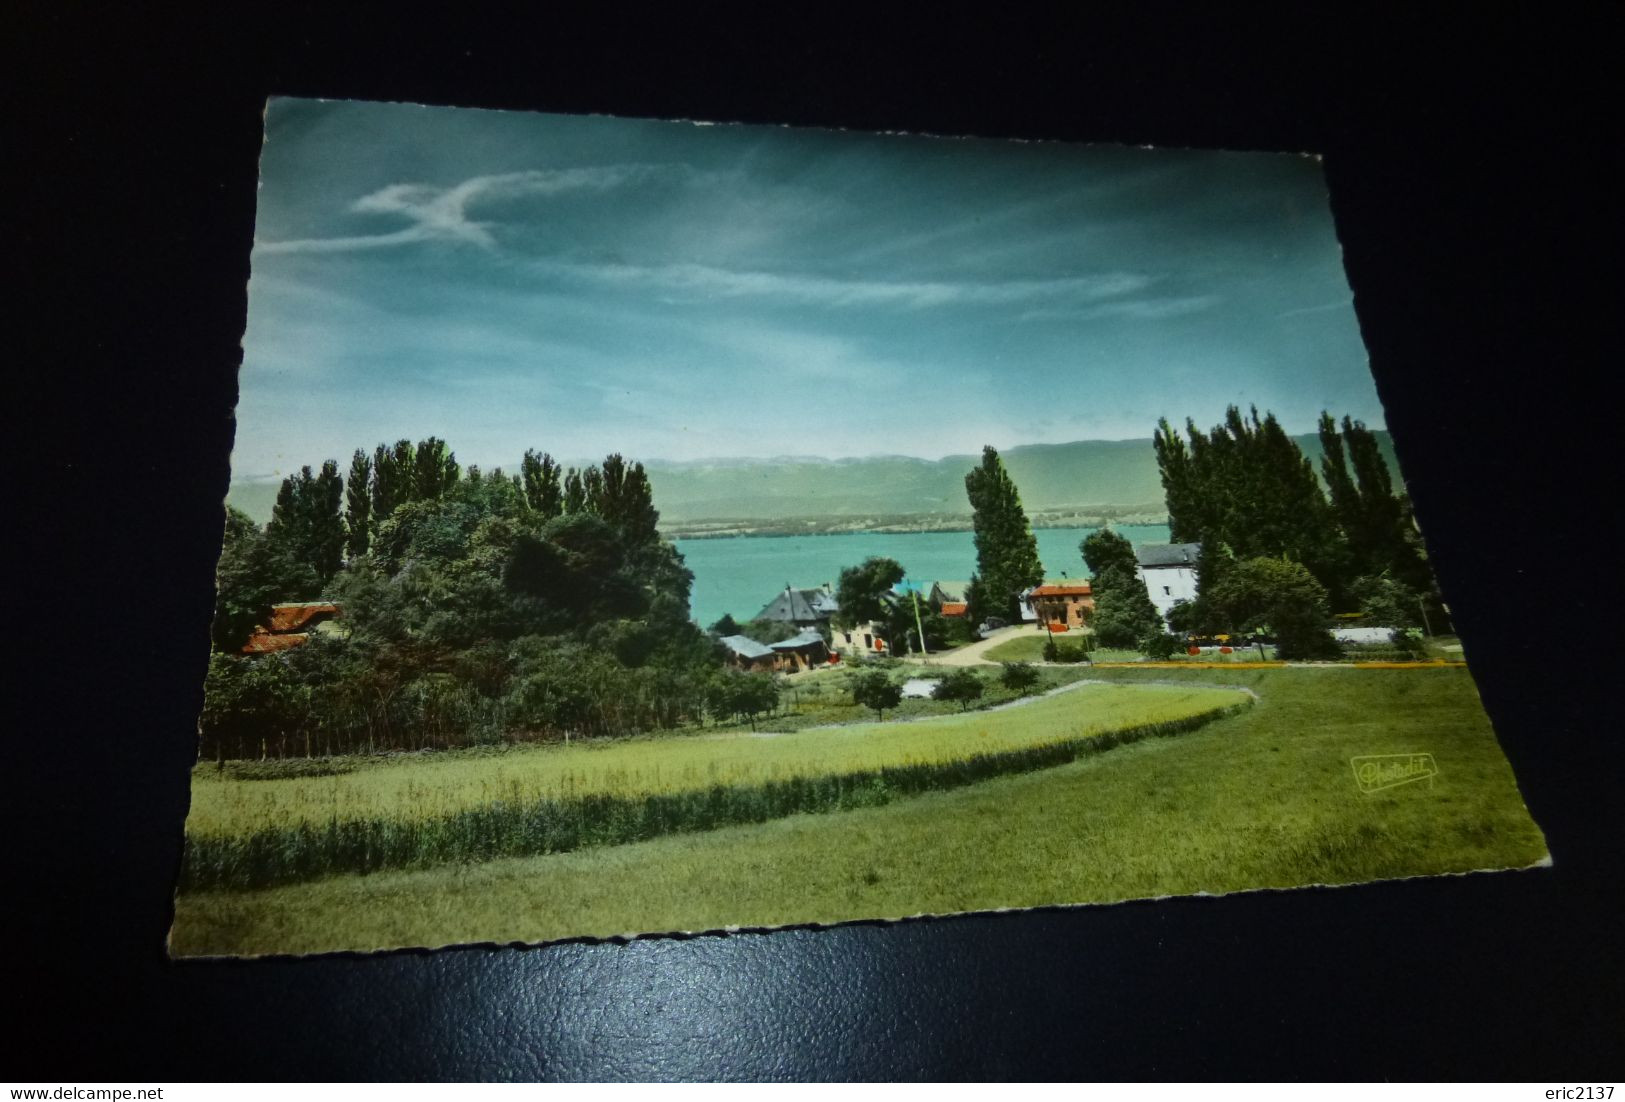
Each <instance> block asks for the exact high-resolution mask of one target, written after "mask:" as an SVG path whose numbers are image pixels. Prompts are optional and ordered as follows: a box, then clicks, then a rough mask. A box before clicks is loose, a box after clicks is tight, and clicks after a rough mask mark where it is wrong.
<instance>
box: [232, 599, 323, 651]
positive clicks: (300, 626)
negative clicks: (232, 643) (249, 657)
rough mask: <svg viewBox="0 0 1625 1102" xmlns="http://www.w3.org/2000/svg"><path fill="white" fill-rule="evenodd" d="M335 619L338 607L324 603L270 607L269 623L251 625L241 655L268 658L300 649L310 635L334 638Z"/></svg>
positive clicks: (302, 603)
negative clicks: (268, 656)
mask: <svg viewBox="0 0 1625 1102" xmlns="http://www.w3.org/2000/svg"><path fill="white" fill-rule="evenodd" d="M338 617H339V606H338V605H335V604H330V603H327V602H324V601H303V602H297V603H293V604H281V605H272V606H271V615H270V618H269V622H268V623H265V624H257V625H255V627H254V631H253V634H251V635H249V637H248V642H246V643H244V644H243V647H242V652H241V653H243V654H272V653H274V652H276V651H283V650H290V649H292V648H293V647H297V646H300V645H301V644H303V643H305V642H306V641H308V640H309V639H310V636H311V634H312V633H313V632H321V633H322V634H336V633H338V632H339V631H340V630H341V629H340V627H339V625H338V623H337V622H336V621H337V620H338Z"/></svg>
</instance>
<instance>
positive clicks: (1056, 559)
mask: <svg viewBox="0 0 1625 1102" xmlns="http://www.w3.org/2000/svg"><path fill="white" fill-rule="evenodd" d="M1114 528H1115V530H1116V531H1117V532H1118V533H1119V534H1120V535H1122V536H1123V537H1124V538H1125V539H1127V540H1129V541H1130V542H1132V543H1167V542H1168V526H1167V525H1166V524H1120V525H1115V526H1114ZM1093 531H1094V529H1093V528H1039V529H1037V530H1035V531H1034V533H1033V534H1034V535H1035V536H1037V537H1038V557H1039V559H1040V561H1042V562H1043V564H1044V576H1045V577H1046V578H1050V579H1055V578H1059V577H1060V576H1061V574H1062V572H1063V571H1064V572H1065V573H1066V574H1067V575H1068V576H1070V577H1073V578H1081V577H1084V576H1086V575H1087V573H1088V571H1087V570H1086V569H1085V568H1084V565H1083V556H1082V554H1080V553H1079V551H1078V544H1079V543H1080V542H1082V540H1083V537H1084V536H1087V535H1088V534H1089V533H1090V532H1093ZM675 542H676V545H677V549H678V550H679V551H681V552H682V553H683V558H684V559H685V560H687V562H688V568H689V569H690V570H692V571H694V591H693V598H692V601H691V610H692V613H693V617H694V619H695V620H698V621H699V622H700V623H701V624H711V623H714V622H715V621H717V620H719V619H721V618H722V615H723V613H729V614H731V615H732V616H733V618H734V619H736V620H738V621H740V622H741V623H743V622H744V621H746V620H748V619H750V618H752V617H754V616H755V615H756V614H757V613H758V612H759V611H761V609H762V606H763V605H765V604H767V603H768V602H769V601H771V600H772V599H773V596H774V595H775V594H776V593H778V592H779V591H780V590H782V589H783V588H784V587H785V585H786V584H789V585H793V586H796V587H798V588H811V587H813V586H815V585H823V584H824V583H825V582H828V583H829V584H830V585H831V586H834V585H835V583H836V580H837V579H838V578H839V577H840V575H841V569H842V568H843V567H848V566H856V565H857V564H859V563H861V562H862V561H863V560H864V559H867V558H870V557H871V556H877V555H878V556H884V557H886V558H890V559H896V560H897V561H898V562H900V563H902V564H903V568H904V569H905V570H907V571H908V576H909V579H910V580H911V581H916V582H919V583H921V584H922V585H927V586H928V585H930V584H931V583H932V582H935V581H965V580H966V579H968V578H969V577H970V576H971V572H972V571H974V570H975V569H976V545H975V544H974V543H973V542H972V539H971V533H969V532H843V533H840V534H838V535H828V536H742V537H737V538H732V539H709V540H676V541H675Z"/></svg>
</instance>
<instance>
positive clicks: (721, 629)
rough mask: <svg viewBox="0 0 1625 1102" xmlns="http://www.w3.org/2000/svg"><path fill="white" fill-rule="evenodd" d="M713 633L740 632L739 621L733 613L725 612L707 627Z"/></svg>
mask: <svg viewBox="0 0 1625 1102" xmlns="http://www.w3.org/2000/svg"><path fill="white" fill-rule="evenodd" d="M705 630H706V631H709V632H710V633H711V634H712V635H717V636H728V635H738V634H740V628H739V621H737V620H735V619H734V618H733V614H732V613H728V612H724V613H723V614H722V618H721V619H720V620H718V621H717V622H716V623H714V624H712V625H711V626H710V627H708V628H706V629H705Z"/></svg>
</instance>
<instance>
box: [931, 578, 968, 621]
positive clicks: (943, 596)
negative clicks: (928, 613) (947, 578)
mask: <svg viewBox="0 0 1625 1102" xmlns="http://www.w3.org/2000/svg"><path fill="white" fill-rule="evenodd" d="M969 589H970V583H969V582H932V583H931V596H930V597H929V598H928V600H929V601H930V602H931V607H932V609H934V610H935V611H936V612H937V613H938V614H939V615H941V616H950V617H952V616H968V615H969V614H970V606H969V605H968V604H967V603H966V594H967V592H968V591H969Z"/></svg>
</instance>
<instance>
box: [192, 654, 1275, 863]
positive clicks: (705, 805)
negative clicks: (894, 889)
mask: <svg viewBox="0 0 1625 1102" xmlns="http://www.w3.org/2000/svg"><path fill="white" fill-rule="evenodd" d="M1250 703H1251V698H1250V697H1248V696H1247V695H1246V694H1243V693H1239V692H1236V691H1234V690H1227V689H1210V688H1164V687H1155V688H1152V687H1139V686H1118V685H1091V686H1088V687H1086V688H1084V689H1080V690H1078V691H1076V692H1069V693H1067V694H1065V695H1062V696H1053V697H1048V698H1044V699H1041V700H1038V701H1035V702H1034V703H1033V705H1031V706H1029V707H1025V708H1020V709H1010V710H1006V711H1003V712H1000V713H997V714H993V715H990V714H987V713H968V714H965V715H959V716H945V717H941V718H940V719H938V720H936V721H935V722H931V723H924V722H921V723H909V724H894V725H888V724H864V725H857V726H854V727H850V728H841V729H838V730H834V731H831V730H824V731H807V732H798V733H797V734H795V735H790V736H785V737H783V738H781V739H774V740H768V741H763V740H757V739H750V738H736V739H729V740H703V739H675V740H667V741H663V742H662V741H656V740H648V741H643V742H639V743H636V744H618V745H612V746H609V747H604V748H592V749H589V748H572V750H570V751H564V750H561V751H557V752H554V753H553V754H536V755H530V757H533V758H534V759H535V761H536V762H537V766H536V767H535V768H534V770H533V772H532V775H531V777H530V783H529V784H528V785H526V784H524V783H523V782H521V781H520V780H519V779H518V778H513V779H511V780H510V781H509V782H508V783H507V785H506V786H505V787H498V788H496V789H495V790H493V789H491V788H490V787H489V784H488V783H487V784H484V785H480V786H473V785H471V784H469V783H468V778H467V777H464V778H462V780H463V783H462V784H461V785H460V786H458V787H456V788H455V789H450V790H449V791H447V790H438V791H437V790H436V789H433V788H430V787H428V786H426V785H424V784H423V782H422V778H417V779H415V780H413V781H411V782H409V783H410V784H416V785H419V786H420V787H418V788H411V787H408V788H405V789H401V788H399V787H393V788H392V789H391V790H390V791H391V793H392V794H393V797H394V799H395V801H396V802H395V803H393V804H390V803H385V802H380V800H381V798H382V797H383V795H384V794H385V793H384V792H382V791H381V790H379V789H378V788H377V787H376V786H375V787H371V788H367V787H362V788H356V787H355V786H356V785H357V783H358V782H360V781H364V780H365V779H366V774H360V775H344V776H337V777H322V778H301V779H298V780H291V779H290V780H284V781H253V782H244V781H234V782H216V783H215V784H214V785H209V786H205V785H199V786H197V787H198V790H199V791H200V792H201V791H205V790H206V789H207V788H209V787H216V788H223V789H225V790H226V795H227V800H226V807H227V808H229V809H231V810H234V811H235V812H236V815H237V817H236V818H235V820H234V821H231V822H229V823H228V824H222V825H226V826H227V829H220V827H218V826H217V827H216V829H215V830H213V831H203V830H199V829H196V828H195V827H192V826H191V825H190V824H189V826H188V832H187V852H186V860H185V866H184V869H183V873H182V883H183V887H186V888H200V887H206V886H233V887H243V888H250V887H263V886H267V885H270V884H278V883H289V882H294V881H298V880H307V879H312V878H316V877H321V876H328V875H334V874H341V873H358V872H371V871H376V870H379V869H385V868H400V867H413V866H422V865H428V864H435V863H441V862H446V861H480V860H489V859H492V858H496V857H507V856H518V855H525V854H540V853H557V852H564V851H567V850H571V849H577V848H581V847H583V846H593V845H619V844H624V843H626V842H632V841H640V840H643V839H647V838H653V837H659V836H661V835H664V834H673V833H682V832H689V831H696V830H711V829H715V828H717V827H719V826H725V825H730V824H734V823H742V822H765V821H767V820H769V819H774V818H779V817H782V816H784V815H793V814H797V813H800V812H826V811H839V810H845V809H850V808H854V807H870V806H876V805H878V804H883V803H887V802H889V801H890V800H892V799H895V798H898V797H901V796H908V795H913V794H917V793H920V792H928V791H933V790H938V789H945V788H954V787H959V786H962V785H966V784H973V783H976V782H977V781H981V780H986V779H988V778H990V777H995V776H1001V775H1004V774H1008V773H1015V772H1026V771H1030V770H1033V769H1043V768H1048V767H1052V766H1055V765H1060V764H1063V763H1065V762H1069V761H1072V760H1075V759H1076V758H1077V757H1078V756H1080V755H1082V754H1088V753H1093V752H1096V751H1099V750H1103V749H1107V748H1109V747H1111V746H1115V745H1119V744H1121V743H1123V742H1128V741H1134V740H1136V739H1140V738H1146V737H1151V736H1157V735H1172V734H1178V733H1181V732H1184V731H1189V730H1194V729H1195V728H1197V727H1200V726H1202V725H1204V724H1206V723H1207V722H1209V721H1211V720H1213V719H1216V718H1219V717H1220V716H1223V715H1226V714H1229V713H1231V712H1233V711H1235V710H1237V709H1240V708H1245V707H1247V706H1248V705H1249V704H1250ZM617 750H619V751H622V753H620V754H616V753H615V751H617ZM696 754H698V755H703V756H704V757H706V758H707V759H709V760H710V761H711V762H712V763H713V766H715V764H716V763H717V762H719V761H720V763H721V765H720V766H718V767H714V768H706V769H704V770H700V769H696V768H695V767H694V766H693V765H692V764H690V765H688V766H687V767H686V768H675V767H674V766H673V762H674V761H677V762H681V761H682V760H683V755H696ZM551 759H563V760H565V761H566V762H568V768H567V770H566V771H565V772H564V774H563V779H564V783H561V778H560V772H559V769H558V766H557V765H556V764H555V765H554V769H553V771H551V772H550V771H549V770H548V769H547V768H546V763H548V762H549V761H550V760H551ZM599 763H607V764H605V766H604V767H602V768H600V769H598V770H596V771H592V770H591V769H590V766H591V765H594V764H599ZM457 764H463V765H470V766H479V765H483V766H485V767H486V768H487V769H488V770H489V769H490V768H492V767H501V766H511V765H512V764H513V760H512V759H510V758H501V759H486V760H484V761H483V762H481V761H478V760H474V761H469V762H460V763H457ZM433 767H434V766H433V765H428V766H427V768H431V769H432V768H433ZM404 772H405V771H403V770H379V771H376V773H375V777H383V778H390V779H395V778H399V777H400V776H401V775H402V774H403V773H404ZM447 779H448V780H449V779H450V778H447ZM346 783H348V785H349V786H350V788H351V790H352V791H354V792H356V793H357V794H358V795H359V796H361V797H363V798H365V799H366V800H367V801H368V802H367V803H366V804H363V805H361V809H359V813H358V808H357V807H355V806H351V807H348V808H346V814H345V815H343V816H341V815H340V814H339V813H338V808H339V806H340V803H339V801H338V799H337V798H336V797H335V798H331V799H330V800H329V801H327V802H326V803H325V806H326V807H329V808H331V809H332V811H331V813H330V814H329V815H328V816H327V817H326V818H325V819H322V818H318V817H316V816H315V815H314V814H313V811H312V809H320V808H322V807H323V806H324V803H323V802H322V801H320V800H319V799H316V798H313V797H312V796H311V795H310V792H311V791H312V790H317V791H319V790H322V789H327V790H330V791H331V790H333V789H334V788H335V786H336V785H344V784H346ZM272 786H277V787H280V788H282V789H283V790H284V793H285V794H286V793H288V792H289V791H291V792H292V793H294V794H298V795H300V796H301V800H302V802H300V803H297V804H294V803H292V802H291V801H288V802H281V803H279V802H277V801H275V800H269V801H267V802H263V803H261V804H259V805H257V807H258V809H259V810H261V812H262V815H261V817H259V818H255V817H252V812H253V811H254V810H255V805H253V804H250V803H247V802H245V797H243V793H244V792H246V793H247V794H248V795H247V797H246V798H251V799H257V800H265V799H266V798H265V797H261V796H259V795H258V794H257V793H258V790H260V789H262V788H269V787H272ZM290 786H292V788H291V789H290ZM420 794H421V795H422V796H423V797H424V798H425V799H427V800H434V801H436V802H435V803H434V805H433V806H436V807H438V808H439V809H440V810H439V811H438V812H434V811H425V809H424V806H423V801H419V802H413V801H414V799H416V798H417V797H418V796H419V795H420ZM485 794H488V795H486V798H485V799H483V800H482V799H480V796H481V795H485ZM234 799H235V801H236V802H232V801H233V800H234ZM194 806H196V805H194ZM290 807H294V808H297V809H298V811H297V813H296V814H291V815H290V814H289V813H288V810H287V809H288V808H290ZM217 822H218V820H217Z"/></svg>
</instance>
